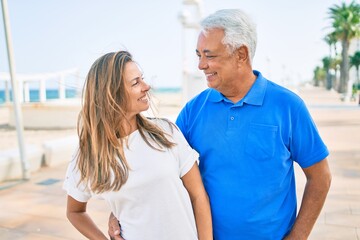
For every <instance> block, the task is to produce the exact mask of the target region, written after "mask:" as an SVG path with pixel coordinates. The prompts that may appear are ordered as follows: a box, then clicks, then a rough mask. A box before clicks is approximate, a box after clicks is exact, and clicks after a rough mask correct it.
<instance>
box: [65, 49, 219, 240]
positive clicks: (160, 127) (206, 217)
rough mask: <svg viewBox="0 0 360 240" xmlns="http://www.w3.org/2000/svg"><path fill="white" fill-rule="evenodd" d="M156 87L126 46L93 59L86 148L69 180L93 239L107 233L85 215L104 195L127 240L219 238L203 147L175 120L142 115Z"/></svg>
mask: <svg viewBox="0 0 360 240" xmlns="http://www.w3.org/2000/svg"><path fill="white" fill-rule="evenodd" d="M149 90H150V86H149V85H147V84H146V83H145V82H144V79H143V77H142V72H141V71H140V69H139V67H138V65H137V64H136V63H135V62H134V61H133V59H132V56H131V54H130V53H128V52H126V51H120V52H113V53H108V54H105V55H104V56H102V57H100V58H99V59H98V60H96V61H95V63H94V64H93V65H92V67H91V69H90V71H89V73H88V75H87V79H86V83H85V86H84V90H83V95H84V100H83V107H82V111H81V113H80V115H79V122H78V134H79V150H78V153H77V155H76V156H75V158H74V159H73V161H71V163H70V164H69V167H68V170H67V174H66V180H65V182H64V189H66V191H67V193H68V200H67V217H68V219H69V220H70V222H71V223H72V224H73V225H74V226H75V228H77V229H78V231H80V232H81V233H82V234H83V235H84V236H86V237H87V238H89V239H107V237H106V236H105V235H104V234H103V233H102V232H101V231H100V229H99V228H98V227H97V226H96V225H95V224H94V222H93V221H92V220H91V218H90V216H89V215H88V214H87V213H86V202H87V201H88V200H89V199H90V197H91V196H92V195H100V196H101V197H102V198H104V199H105V200H106V201H107V202H108V204H109V206H110V208H111V211H112V212H113V214H114V216H115V217H116V218H117V219H120V223H121V231H122V232H121V236H122V237H123V238H124V239H126V240H132V239H135V240H137V239H157V240H161V239H163V240H169V239H172V240H173V239H182V240H184V239H212V224H211V213H210V206H209V201H208V197H207V194H206V192H205V189H204V186H203V184H202V181H201V177H200V173H199V170H198V166H197V163H196V153H195V152H194V150H192V149H191V148H190V147H189V145H188V144H187V142H186V141H185V139H184V137H183V136H182V134H181V133H180V132H179V131H178V129H177V128H176V127H175V126H174V125H173V124H172V123H170V122H168V121H166V120H163V119H147V118H145V117H144V116H142V115H141V112H142V111H145V110H147V109H148V108H149V105H150V104H149V95H148V91H149ZM189 196H190V197H189Z"/></svg>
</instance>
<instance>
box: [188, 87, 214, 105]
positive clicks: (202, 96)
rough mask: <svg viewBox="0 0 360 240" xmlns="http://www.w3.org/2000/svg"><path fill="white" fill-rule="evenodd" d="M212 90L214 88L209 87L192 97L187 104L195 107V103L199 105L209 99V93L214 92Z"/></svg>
mask: <svg viewBox="0 0 360 240" xmlns="http://www.w3.org/2000/svg"><path fill="white" fill-rule="evenodd" d="M212 91H213V89H211V88H207V89H205V90H203V91H202V92H200V93H199V94H197V95H196V96H194V97H193V98H192V99H190V100H189V101H188V102H187V103H186V105H188V106H189V105H191V106H192V107H193V106H194V105H197V104H199V103H203V102H205V101H207V100H208V98H209V95H210V94H212Z"/></svg>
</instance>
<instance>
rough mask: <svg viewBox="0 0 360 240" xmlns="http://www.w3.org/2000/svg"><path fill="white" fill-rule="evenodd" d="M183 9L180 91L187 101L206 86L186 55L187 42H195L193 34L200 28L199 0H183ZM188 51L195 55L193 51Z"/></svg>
mask: <svg viewBox="0 0 360 240" xmlns="http://www.w3.org/2000/svg"><path fill="white" fill-rule="evenodd" d="M182 3H183V10H182V12H181V13H180V14H179V20H180V22H181V24H182V35H183V36H182V60H183V61H182V83H183V84H182V91H183V101H184V102H187V101H188V100H189V99H191V98H192V97H194V96H195V95H196V94H197V93H199V92H200V91H201V90H203V89H205V88H206V83H205V81H204V80H203V77H202V76H201V75H200V73H199V72H198V71H196V70H194V68H195V66H196V63H195V61H191V60H192V58H191V57H189V56H188V51H187V49H188V44H187V43H188V42H190V41H191V43H195V37H194V36H196V35H195V34H198V32H199V30H200V24H199V22H200V19H201V18H202V1H201V0H183V2H182ZM190 53H191V54H192V55H193V56H195V54H194V51H190Z"/></svg>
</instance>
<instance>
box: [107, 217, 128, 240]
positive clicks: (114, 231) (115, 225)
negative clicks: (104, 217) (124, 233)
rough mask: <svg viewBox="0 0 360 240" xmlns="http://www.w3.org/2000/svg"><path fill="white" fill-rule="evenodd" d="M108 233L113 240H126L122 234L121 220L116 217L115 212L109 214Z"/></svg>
mask: <svg viewBox="0 0 360 240" xmlns="http://www.w3.org/2000/svg"><path fill="white" fill-rule="evenodd" d="M108 227H109V229H108V234H109V236H110V239H111V240H124V239H123V238H122V237H121V236H120V225H119V221H118V220H117V219H116V217H115V216H114V214H113V213H111V214H110V216H109V222H108Z"/></svg>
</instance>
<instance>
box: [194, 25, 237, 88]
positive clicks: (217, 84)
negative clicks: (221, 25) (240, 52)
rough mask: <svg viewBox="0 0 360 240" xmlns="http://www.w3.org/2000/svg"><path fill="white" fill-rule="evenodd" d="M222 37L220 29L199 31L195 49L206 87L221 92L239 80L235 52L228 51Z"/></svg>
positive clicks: (222, 33) (222, 32)
mask: <svg viewBox="0 0 360 240" xmlns="http://www.w3.org/2000/svg"><path fill="white" fill-rule="evenodd" d="M223 38H224V31H223V30H222V29H211V30H209V31H207V33H203V32H201V33H200V35H199V38H198V43H197V49H196V54H197V55H198V57H199V65H198V67H199V69H200V70H202V71H203V72H204V73H205V76H206V80H207V85H208V87H210V88H214V89H216V90H218V91H219V92H222V93H224V92H226V91H227V90H229V89H231V88H232V87H234V86H233V84H232V83H234V81H239V79H238V76H237V73H238V61H237V57H236V54H230V53H229V51H228V50H227V49H226V46H225V45H224V44H223V43H222V39H223Z"/></svg>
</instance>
